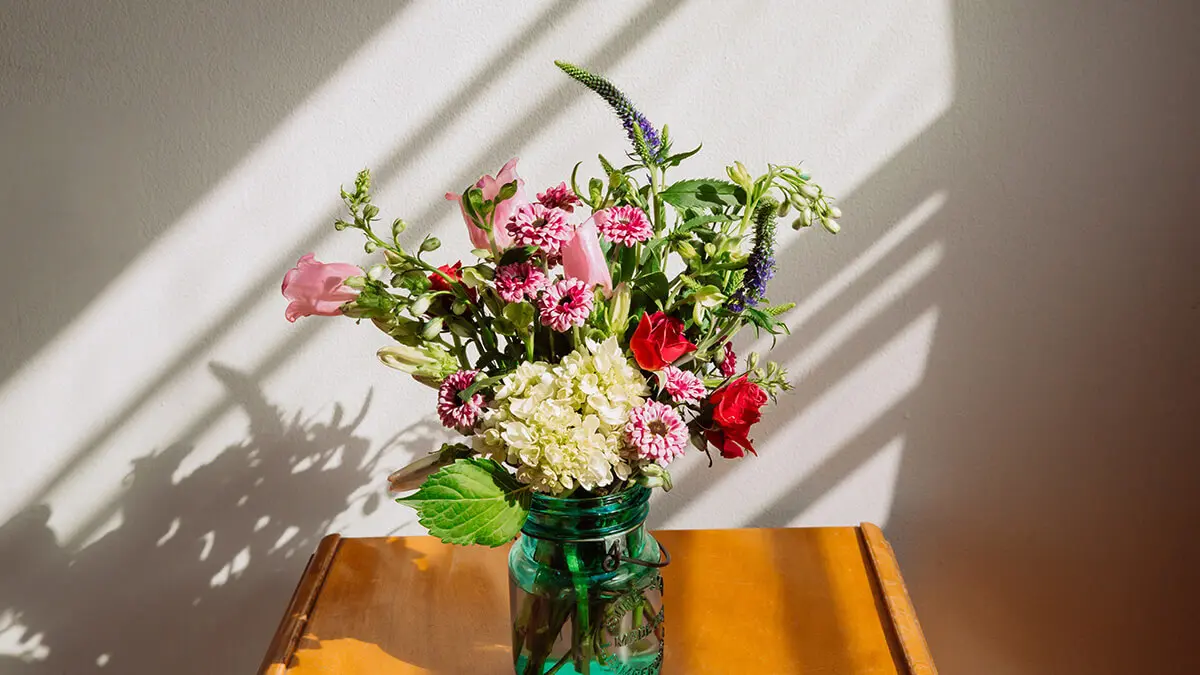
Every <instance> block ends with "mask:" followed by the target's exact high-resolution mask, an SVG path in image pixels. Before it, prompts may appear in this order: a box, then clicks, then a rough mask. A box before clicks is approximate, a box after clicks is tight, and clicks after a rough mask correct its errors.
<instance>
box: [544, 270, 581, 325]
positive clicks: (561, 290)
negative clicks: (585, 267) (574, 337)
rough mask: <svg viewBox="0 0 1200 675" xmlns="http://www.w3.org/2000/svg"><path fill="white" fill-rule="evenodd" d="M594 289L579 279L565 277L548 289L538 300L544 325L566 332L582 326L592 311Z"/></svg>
mask: <svg viewBox="0 0 1200 675" xmlns="http://www.w3.org/2000/svg"><path fill="white" fill-rule="evenodd" d="M592 302H593V301H592V289H590V288H588V286H587V284H585V283H583V282H582V281H580V280H579V279H563V280H562V281H559V282H558V283H556V284H554V285H553V286H551V287H550V288H548V289H546V292H545V293H543V294H542V297H541V298H540V299H539V300H538V305H539V308H540V310H541V312H540V313H539V316H540V317H541V320H542V325H543V326H549V327H551V328H553V329H554V330H556V331H558V332H560V333H565V332H566V331H568V330H570V329H571V327H572V326H582V325H583V324H584V323H586V322H587V319H588V316H590V315H591V313H592Z"/></svg>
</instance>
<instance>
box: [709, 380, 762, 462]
mask: <svg viewBox="0 0 1200 675" xmlns="http://www.w3.org/2000/svg"><path fill="white" fill-rule="evenodd" d="M709 402H710V403H711V404H712V406H713V411H712V421H713V426H712V427H711V428H708V429H705V431H704V435H705V437H706V438H707V439H708V442H709V443H712V444H713V445H715V446H717V449H718V450H720V451H721V456H722V457H725V458H727V459H732V458H734V457H742V456H744V455H745V454H746V452H745V451H746V450H749V451H750V452H752V453H753V452H754V446H753V444H752V443H751V441H750V427H751V426H753V425H754V424H755V423H757V422H758V421H759V420H760V419H762V412H761V410H762V407H763V406H764V405H766V403H767V392H765V391H763V388H762V387H760V386H758V385H757V384H755V383H753V382H751V381H750V380H749V378H747V377H746V376H745V375H743V376H741V377H739V378H737V379H736V380H733V381H731V382H729V383H728V384H726V385H725V386H723V387H721V388H720V389H718V390H716V391H714V392H713V393H712V396H710V397H709ZM755 454H757V453H755Z"/></svg>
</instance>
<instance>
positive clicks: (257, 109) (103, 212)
mask: <svg viewBox="0 0 1200 675" xmlns="http://www.w3.org/2000/svg"><path fill="white" fill-rule="evenodd" d="M407 6H408V3H407V2H400V3H397V2H393V1H392V0H368V1H366V2H359V3H355V5H354V10H353V11H348V10H347V9H346V8H345V7H344V6H341V5H335V4H330V3H325V2H320V0H299V2H281V1H279V0H268V1H267V2H254V3H245V2H238V1H237V0H213V1H210V2H204V3H197V4H192V5H180V4H177V3H158V2H152V1H150V0H120V1H119V2H111V3H104V4H101V5H87V6H76V5H74V4H70V3H62V2H42V1H41V0H9V2H6V3H5V7H4V12H3V17H0V30H2V31H3V35H4V40H0V93H2V94H3V98H4V100H5V105H4V106H3V108H0V138H3V139H4V145H5V152H4V153H3V154H2V155H0V176H2V177H3V180H0V203H3V204H4V205H5V218H6V219H5V222H4V224H3V230H4V236H5V238H6V239H7V238H9V237H11V238H12V240H13V241H19V242H20V245H19V246H16V245H14V246H2V247H0V285H3V286H4V287H7V288H9V289H10V292H9V293H8V294H6V298H5V300H6V302H7V303H9V306H8V307H6V314H7V313H9V312H11V315H10V316H12V317H15V318H14V319H12V320H10V321H6V322H4V323H3V324H0V344H3V345H5V348H4V349H2V350H0V382H3V381H5V380H7V379H8V378H9V376H11V375H12V374H13V372H14V371H15V370H16V369H17V368H18V367H19V366H20V365H21V364H22V363H24V362H25V361H26V360H27V359H29V357H30V356H32V355H33V354H34V353H35V352H36V350H37V349H38V348H40V347H41V346H43V345H45V344H46V343H47V342H49V341H50V340H51V339H52V338H53V337H54V336H55V335H56V334H57V333H58V332H59V331H60V330H61V329H62V328H63V327H64V326H65V325H66V324H67V323H68V322H69V321H70V320H71V319H73V318H75V317H76V316H77V315H78V314H79V313H80V312H81V311H82V310H83V309H84V308H85V307H87V305H88V303H89V302H90V301H91V300H92V298H93V297H94V296H95V295H96V294H97V293H99V292H100V291H101V290H102V289H103V288H104V286H105V285H106V284H108V283H109V282H110V281H112V280H113V279H114V278H116V277H117V275H119V274H120V272H121V270H123V269H124V268H125V267H126V266H127V265H128V264H129V263H130V262H131V261H132V260H134V258H135V257H136V256H137V255H138V253H139V252H141V251H142V250H143V249H144V248H146V247H147V246H148V245H149V244H150V243H151V242H152V241H154V239H155V238H157V237H158V236H159V235H161V234H162V233H163V232H165V231H166V230H167V229H168V228H169V227H170V226H171V225H172V224H173V223H175V222H176V221H177V220H178V219H179V217H180V216H181V215H183V213H184V212H185V211H186V210H187V209H188V208H189V207H191V206H192V204H193V203H194V202H195V201H196V200H197V199H199V198H200V197H201V196H202V195H204V194H205V193H207V192H208V191H209V190H210V189H211V188H212V187H213V186H214V185H215V184H216V183H217V182H218V181H219V180H220V179H221V178H222V177H224V176H225V175H227V174H228V173H229V172H230V171H231V170H232V169H233V167H234V166H235V165H236V164H237V163H238V162H239V161H240V160H241V159H242V158H243V157H244V156H245V154H246V153H247V152H248V151H249V150H250V149H252V148H254V147H255V145H256V144H257V143H258V142H259V141H260V140H261V139H262V138H263V137H265V136H266V135H267V133H269V132H270V131H271V130H272V129H274V128H275V127H276V126H277V125H278V124H279V123H280V122H281V121H282V120H283V119H284V118H285V117H286V116H287V115H288V114H289V113H291V112H292V110H293V109H294V108H295V107H296V106H297V105H298V104H300V103H301V102H302V101H303V100H304V97H306V96H308V95H309V94H310V92H311V91H312V90H313V89H314V88H316V86H317V85H318V84H319V83H320V82H322V81H323V80H324V79H325V78H327V77H329V76H330V75H331V74H333V72H334V71H335V69H336V68H337V67H338V66H339V65H341V64H342V62H343V61H345V60H346V59H347V58H349V56H350V55H351V54H353V53H354V51H355V50H357V49H358V48H359V47H360V46H361V45H362V44H363V43H364V42H366V41H367V39H368V38H369V37H370V36H371V34H372V33H374V32H375V31H376V29H378V28H379V27H380V26H382V25H386V24H387V23H388V22H389V21H391V20H394V18H395V17H396V16H397V15H398V14H400V13H401V12H402V11H403V10H404V9H405V8H406V7H407ZM184 26H186V30H181V27H184ZM298 45H300V46H302V48H297V46H298ZM47 260H70V261H71V263H70V265H71V267H72V274H74V275H75V276H74V279H77V280H80V281H81V283H63V281H62V274H63V270H62V268H61V266H58V265H47V264H46V261H47Z"/></svg>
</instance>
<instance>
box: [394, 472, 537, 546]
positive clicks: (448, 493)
mask: <svg viewBox="0 0 1200 675" xmlns="http://www.w3.org/2000/svg"><path fill="white" fill-rule="evenodd" d="M530 496H531V495H530V487H529V486H528V485H522V484H520V483H518V482H517V481H516V479H515V478H513V477H512V476H511V475H509V473H508V472H507V471H505V470H504V468H503V467H502V466H500V465H499V464H497V463H496V462H494V461H492V460H490V459H480V458H477V457H476V458H469V459H460V460H458V461H456V462H454V463H453V464H451V465H450V466H447V467H445V468H442V469H440V470H439V471H437V472H436V473H434V474H433V475H431V476H430V477H429V478H427V479H426V480H425V482H424V483H423V484H422V485H421V488H420V489H419V490H417V491H416V492H415V493H414V494H412V495H410V496H408V497H402V498H399V499H397V500H396V501H397V502H398V503H400V504H404V505H406V506H411V507H413V508H414V509H416V511H417V519H418V520H419V521H420V523H421V525H423V526H425V528H426V529H428V530H429V534H431V535H433V536H435V537H437V538H439V539H441V540H442V541H443V542H445V543H448V544H459V545H468V544H482V545H484V546H492V547H495V546H501V545H503V544H506V543H508V542H509V541H512V539H513V538H514V537H516V536H517V533H518V532H520V531H521V526H523V525H524V524H525V519H526V517H527V516H528V515H529V501H530Z"/></svg>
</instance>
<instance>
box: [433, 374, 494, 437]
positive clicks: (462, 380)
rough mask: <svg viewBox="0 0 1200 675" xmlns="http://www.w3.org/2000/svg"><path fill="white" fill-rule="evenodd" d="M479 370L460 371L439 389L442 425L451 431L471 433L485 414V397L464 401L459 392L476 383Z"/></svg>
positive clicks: (439, 412)
mask: <svg viewBox="0 0 1200 675" xmlns="http://www.w3.org/2000/svg"><path fill="white" fill-rule="evenodd" d="M477 377H479V371H477V370H460V371H458V372H457V373H454V374H453V375H451V376H450V377H447V378H446V379H445V380H444V381H443V382H442V386H441V387H439V388H438V402H437V412H438V417H439V418H440V419H441V420H442V424H443V425H444V426H446V427H448V428H450V429H458V430H459V431H463V432H466V431H470V430H471V429H472V428H474V426H475V423H476V422H478V421H479V416H480V415H482V414H483V396H481V395H480V394H472V395H471V398H470V399H468V400H466V401H464V400H462V399H461V398H459V397H458V394H459V392H461V391H462V390H463V389H466V388H467V387H469V386H471V385H472V384H474V383H475V379H476V378H477Z"/></svg>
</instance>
